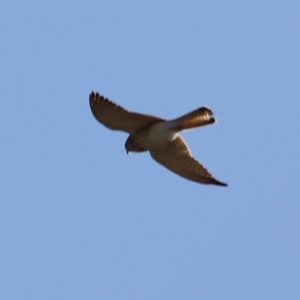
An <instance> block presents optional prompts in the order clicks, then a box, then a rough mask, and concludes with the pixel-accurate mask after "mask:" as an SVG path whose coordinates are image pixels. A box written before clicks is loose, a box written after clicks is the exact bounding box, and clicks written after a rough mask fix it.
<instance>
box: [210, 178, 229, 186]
mask: <svg viewBox="0 0 300 300" xmlns="http://www.w3.org/2000/svg"><path fill="white" fill-rule="evenodd" d="M212 184H215V185H219V186H228V184H227V183H225V182H221V181H219V180H216V179H214V180H213V182H212Z"/></svg>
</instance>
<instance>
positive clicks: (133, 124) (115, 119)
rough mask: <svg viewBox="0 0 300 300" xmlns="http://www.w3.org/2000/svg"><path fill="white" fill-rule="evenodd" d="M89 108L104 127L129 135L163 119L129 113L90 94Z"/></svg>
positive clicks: (105, 99) (96, 94)
mask: <svg viewBox="0 0 300 300" xmlns="http://www.w3.org/2000/svg"><path fill="white" fill-rule="evenodd" d="M89 99H90V107H91V110H92V113H93V115H94V117H95V118H96V119H97V120H98V121H99V122H100V123H101V124H103V125H104V126H106V127H107V128H109V129H112V130H121V131H125V132H128V133H129V134H134V133H136V132H137V131H138V130H139V129H141V128H143V127H146V126H150V125H151V124H153V123H155V122H159V121H164V120H163V119H160V118H157V117H154V116H148V115H144V114H139V113H134V112H129V111H128V110H126V109H124V108H123V107H121V106H119V105H117V104H115V103H113V102H112V101H110V100H108V99H107V98H105V97H103V96H101V95H99V94H98V93H94V92H92V93H91V94H90V98H89Z"/></svg>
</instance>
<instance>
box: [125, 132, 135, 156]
mask: <svg viewBox="0 0 300 300" xmlns="http://www.w3.org/2000/svg"><path fill="white" fill-rule="evenodd" d="M125 149H126V153H127V154H128V153H129V152H132V151H133V145H132V138H131V135H130V136H129V137H128V139H127V140H126V142H125Z"/></svg>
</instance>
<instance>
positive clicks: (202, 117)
mask: <svg viewBox="0 0 300 300" xmlns="http://www.w3.org/2000/svg"><path fill="white" fill-rule="evenodd" d="M216 121H217V120H216V119H215V118H214V116H213V112H212V111H211V110H210V109H209V108H207V107H200V108H198V109H196V110H193V111H192V112H190V113H188V114H186V115H184V116H182V117H179V118H177V119H174V120H171V121H170V124H171V128H172V129H173V130H175V131H181V130H186V129H191V128H194V127H199V126H204V125H208V124H213V123H215V122H216Z"/></svg>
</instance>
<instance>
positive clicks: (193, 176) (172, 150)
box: [150, 136, 227, 186]
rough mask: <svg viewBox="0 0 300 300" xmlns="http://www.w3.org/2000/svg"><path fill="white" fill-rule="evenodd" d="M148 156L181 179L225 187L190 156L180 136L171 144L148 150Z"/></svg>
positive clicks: (224, 184)
mask: <svg viewBox="0 0 300 300" xmlns="http://www.w3.org/2000/svg"><path fill="white" fill-rule="evenodd" d="M150 155H151V156H152V158H153V159H154V160H156V161H157V162H158V163H160V164H162V165H163V166H165V167H166V168H167V169H169V170H171V171H173V172H175V173H176V174H178V175H180V176H182V177H185V178H187V179H190V180H192V181H196V182H199V183H205V184H215V185H221V186H227V184H226V183H223V182H220V181H218V180H216V179H215V178H213V177H212V175H211V174H210V173H209V172H208V171H207V170H206V169H205V168H204V167H203V166H202V165H201V164H200V163H199V162H198V161H197V160H195V159H194V158H193V157H192V156H191V153H190V150H189V148H188V146H187V145H186V143H185V142H184V140H183V139H182V138H181V137H180V136H178V137H177V138H175V140H173V141H172V142H169V143H167V144H166V145H165V146H164V147H160V148H156V149H153V150H150Z"/></svg>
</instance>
